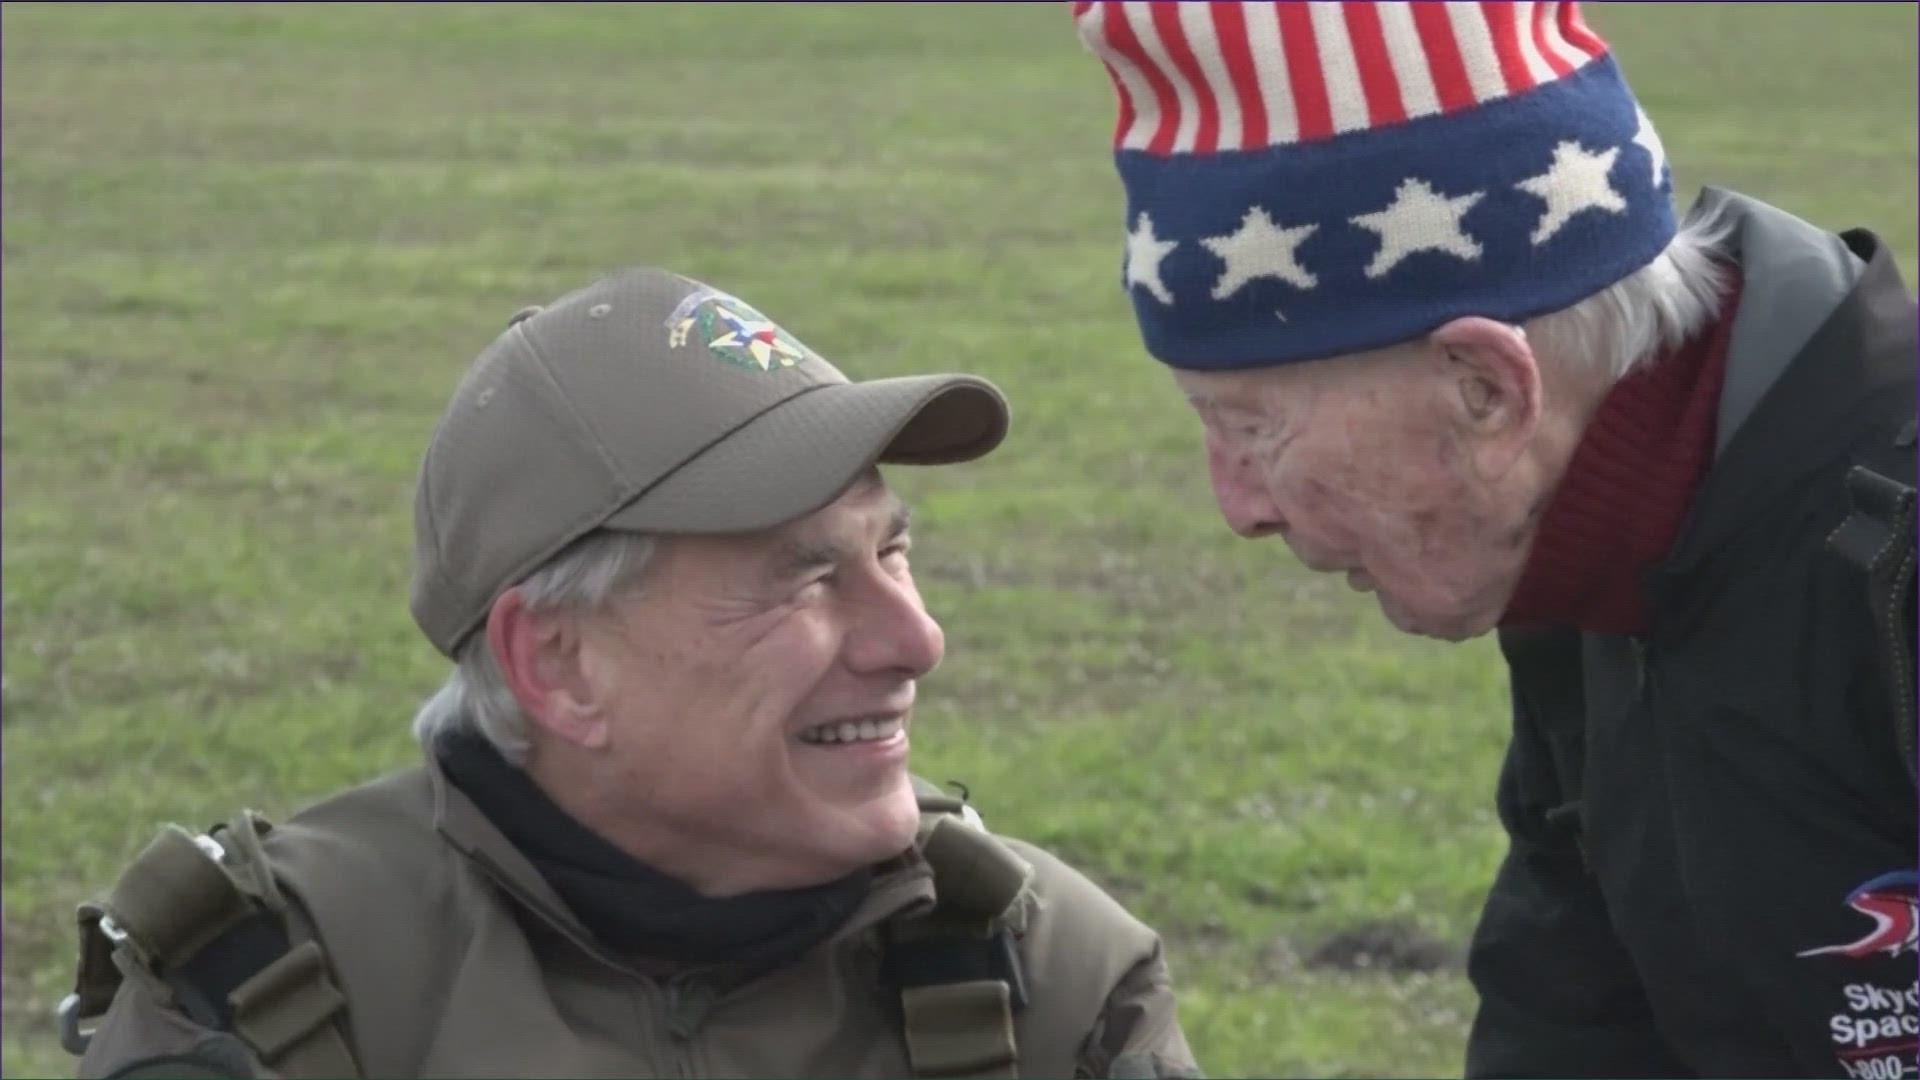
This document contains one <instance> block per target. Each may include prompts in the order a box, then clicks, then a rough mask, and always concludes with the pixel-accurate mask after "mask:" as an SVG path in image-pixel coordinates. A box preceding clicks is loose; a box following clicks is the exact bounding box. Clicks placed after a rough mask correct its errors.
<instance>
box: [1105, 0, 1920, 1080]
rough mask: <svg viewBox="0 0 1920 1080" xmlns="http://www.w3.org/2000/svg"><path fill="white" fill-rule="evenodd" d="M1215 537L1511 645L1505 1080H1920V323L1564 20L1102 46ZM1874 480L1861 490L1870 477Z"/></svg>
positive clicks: (1149, 297) (1488, 1068) (1155, 17)
mask: <svg viewBox="0 0 1920 1080" xmlns="http://www.w3.org/2000/svg"><path fill="white" fill-rule="evenodd" d="M1075 9H1076V10H1075V19H1076V22H1077V26H1078V29H1079V32H1080V36H1081V38H1082V40H1083V42H1084V43H1085V44H1086V45H1087V46H1088V47H1089V48H1090V49H1091V50H1092V51H1093V52H1094V53H1095V55H1096V56H1097V57H1098V58H1099V59H1101V60H1102V61H1104V63H1105V65H1106V67H1107V69H1108V72H1109V74H1110V76H1111V80H1112V83H1113V86H1114V87H1115V89H1116V91H1117V94H1118V98H1119V124H1118V130H1117V132H1116V136H1115V141H1116V159H1117V165H1118V171H1119V173H1120V176H1121V178H1122V180H1123V182H1124V186H1125V189H1126V195H1127V208H1126V219H1125V221H1126V228H1127V230H1128V237H1127V242H1126V259H1125V264H1124V277H1123V280H1124V283H1125V287H1126V288H1127V289H1128V290H1129V292H1130V294H1131V297H1132V301H1133V304H1134V310H1135V312H1136V314H1137V318H1138V321H1139V325H1140V328H1141V331H1142V333H1143V337H1144V339H1145V344H1146V347H1147V349H1148V351H1149V352H1151V353H1152V354H1153V356H1154V357H1156V358H1157V359H1158V360H1160V361H1162V362H1163V363H1165V364H1167V365H1169V366H1170V367H1171V368H1172V369H1174V370H1173V376H1174V379H1175V380H1176V381H1177V382H1178V384H1179V386H1180V387H1181V389H1182V390H1184V391H1185V393H1186V396H1187V398H1188V400H1189V401H1190V402H1191V403H1192V405H1193V407H1194V409H1195V410H1197V412H1198V413H1199V416H1200V418H1201V420H1202V422H1203V424H1204V428H1205V440H1206V448H1207V456H1208V461H1209V464H1210V466H1211V471H1212V476H1213V486H1214V492H1215V495H1216V498H1217V501H1218V503H1219V507H1220V510H1221V513H1222V514H1223V515H1224V516H1225V518H1226V520H1227V522H1228V524H1229V525H1230V526H1231V527H1232V528H1233V530H1234V531H1235V532H1237V533H1239V534H1240V535H1242V536H1246V537H1264V536H1279V537H1281V538H1282V539H1284V540H1285V541H1286V543H1287V544H1288V545H1289V546H1290V547H1291V548H1292V549H1293V551H1294V552H1295V554H1296V555H1298V557H1299V558H1300V560H1301V561H1302V562H1304V563H1305V564H1306V565H1307V566H1308V567H1310V568H1311V569H1314V570H1318V571H1325V572H1334V573H1341V574H1344V575H1345V576H1346V577H1347V580H1348V581H1349V582H1350V583H1351V584H1352V585H1353V587H1354V588H1356V589H1359V590H1362V591H1364V592H1370V593H1372V594H1373V595H1374V596H1375V597H1376V598H1377V600H1378V602H1379V604H1380V606H1381V608H1382V610H1383V611H1384V612H1385V614H1386V617H1387V618H1388V619H1389V620H1390V621H1391V622H1392V623H1393V625H1395V626H1396V627H1398V628H1400V629H1402V630H1404V631H1408V632H1411V633H1417V634H1425V635H1430V636H1433V637H1438V638H1444V639H1448V640H1463V639H1467V638H1472V637H1476V636H1478V635H1481V634H1485V633H1487V632H1489V631H1497V632H1498V634H1499V640H1500V644H1501V647H1502V649H1503V652H1504V655H1505V658H1506V661H1507V663H1508V666H1509V668H1510V672H1511V677H1512V678H1511V688H1512V696H1513V701H1514V728H1513V734H1512V741H1511V744H1510V746H1509V749H1508V752H1507V758H1506V765H1505V769H1504V771H1503V773H1502V775H1501V779H1500V786H1499V807H1500V813H1501V819H1502V821H1503V822H1504V825H1505V828H1506V830H1507V832H1508V834H1509V838H1510V842H1511V843H1510V849H1509V852H1508V855H1507V857H1506V860H1505V863H1504V865H1503V866H1502V868H1501V869H1500V872H1499V876H1498V878H1497V879H1496V880H1495V882H1494V883H1493V885H1492V891H1491V895H1490V896H1489V898H1488V900H1487V904H1486V908H1485V911H1484V914H1483V916H1482V919H1481V921H1480V925H1479V928H1478V931H1477V933H1476V935H1475V938H1474V941H1473V946H1472V950H1471V958H1470V967H1469V970H1470V974H1471V977H1472V980H1473V982H1474V984H1475V985H1476V986H1477V988H1478V990H1479V992H1480V995H1481V1007H1480V1010H1479V1013H1478V1017H1477V1019H1476V1021H1475V1023H1474V1025H1473V1029H1472V1033H1471V1036H1470V1039H1469V1043H1468V1047H1467V1073H1468V1074H1469V1075H1471V1076H1512V1075H1527V1076H1594V1075H1603V1076H1689V1075H1722V1076H1786V1075H1833V1076H1842V1075H1846V1076H1853V1077H1862V1078H1870V1077H1883V1076H1884V1077H1899V1076H1912V1075H1914V1072H1915V1063H1914V1045H1915V1034H1916V1022H1915V1017H1916V1013H1917V1012H1920V1001H1917V1000H1916V993H1915V980H1914V952H1913V950H1914V925H1915V918H1914V851H1915V844H1916V823H1915V798H1914V788H1913V786H1912V777H1911V771H1912V769H1913V767H1914V762H1913V752H1914V749H1913V746H1914V744H1913V741H1912V738H1913V730H1914V728H1913V725H1914V717H1913V713H1912V708H1913V691H1912V677H1911V666H1910V665H1911V662H1912V658H1913V652H1912V642H1911V637H1910V635H1911V632H1912V631H1911V626H1912V618H1913V604H1914V594H1913V591H1912V577H1911V572H1912V560H1913V555H1914V541H1913V532H1912V514H1913V511H1912V506H1913V476H1914V454H1913V443H1914V419H1915V413H1914V393H1915V378H1914V376H1915V366H1914V351H1915V337H1914V324H1915V308H1914V302H1913V299H1912V297H1911V296H1910V294H1909V293H1908V290H1907V288H1906V286H1905V285H1904V284H1903V283H1902V282H1901V280H1900V277H1899V274H1898V272H1897V271H1896V269H1895V266H1894V258H1893V255H1892V253H1891V252H1889V251H1888V249H1887V247H1886V245H1885V244H1884V243H1883V242H1882V241H1881V240H1879V239H1878V238H1876V237H1875V236H1874V235H1872V234H1871V233H1868V232H1865V231H1852V232H1846V233H1841V234H1838V235H1835V234H1832V233H1829V232H1827V231H1825V230H1823V229H1820V228H1817V227H1815V226H1813V225H1811V224H1809V223H1807V222H1805V221H1803V220H1800V219H1799V218H1796V217H1794V216H1793V215H1791V214H1789V213H1786V212H1784V211H1782V210H1779V209H1776V208H1774V207H1771V206H1769V205H1766V204H1765V203H1762V202H1760V201H1757V200H1755V199H1752V198H1748V197H1743V196H1741V195H1738V194H1735V193H1731V192H1728V191H1723V190H1716V189H1709V190H1707V191H1706V192H1705V193H1704V195H1703V197H1702V198H1701V199H1700V200H1699V201H1698V203H1697V204H1696V205H1695V207H1694V209H1693V210H1692V212H1691V213H1690V214H1688V215H1686V216H1685V217H1684V218H1683V219H1681V220H1679V221H1676V218H1675V213H1674V207H1673V203H1672V192H1671V179H1670V175H1669V171H1668V169H1667V161H1666V156H1665V152H1664V151H1663V149H1662V146H1661V142H1660V139H1659V136H1658V135H1657V134H1656V133H1655V132H1654V128H1653V125H1652V123H1651V122H1650V121H1649V119H1648V117H1647V115H1646V114H1645V113H1644V112H1643V111H1642V110H1641V109H1640V108H1639V107H1638V105H1637V104H1636V103H1635V99H1634V97H1633V95H1632V93H1631V92H1630V91H1629V89H1628V87H1627V85H1626V84H1625V82H1624V81H1623V78H1622V76H1621V73H1620V70H1619V68H1618V67H1617V66H1616V64H1615V61H1614V60H1613V59H1612V58H1611V57H1610V56H1609V52H1608V48H1607V45H1606V43H1605V42H1604V41H1602V40H1601V39H1600V38H1599V37H1597V36H1596V35H1595V34H1594V33H1593V32H1592V31H1591V30H1590V29H1588V28H1587V27H1586V26H1585V25H1584V23H1583V21H1582V20H1581V17H1580V14H1579V12H1578V11H1577V10H1576V7H1575V5H1573V4H1551V3H1542V4H1526V3H1522V4H1501V3H1485V4H1466V3H1459V4H1456V3H1445V4H1442V3H1421V4H1404V3H1379V4H1371V3H1349V4H1321V3H1315V4H1294V3H1278V4H1275V3H1249V4H1132V3H1128V4H1119V3H1098V4H1087V3H1083V4H1078V5H1076V6H1075ZM1856 467H1858V468H1856Z"/></svg>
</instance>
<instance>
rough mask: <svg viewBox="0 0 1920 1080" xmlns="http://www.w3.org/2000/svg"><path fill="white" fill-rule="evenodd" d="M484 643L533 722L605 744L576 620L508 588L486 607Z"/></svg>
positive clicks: (592, 744) (577, 741)
mask: <svg viewBox="0 0 1920 1080" xmlns="http://www.w3.org/2000/svg"><path fill="white" fill-rule="evenodd" d="M487 645H488V646H489V647H490V648H492V649H493V655H494V660H495V661H496V662H497V663H498V664H499V665H500V671H501V673H502V674H503V675H504V676H505V677H506V681H507V689H509V690H511V691H513V696H514V698H515V699H516V700H518V701H519V702H520V708H521V709H522V710H523V711H525V712H526V714H527V716H528V717H529V718H530V719H531V720H532V721H533V723H535V724H537V725H539V726H540V728H541V729H542V730H543V731H546V732H547V733H549V734H551V735H552V736H554V737H555V738H558V739H560V740H562V741H564V742H568V743H572V744H574V745H576V746H580V747H583V748H585V749H589V750H596V749H599V748H600V747H602V746H605V745H606V742H607V723H606V720H605V719H604V717H603V716H602V710H601V709H600V707H599V701H598V695H597V694H596V693H595V692H594V687H593V684H592V682H591V680H589V679H588V678H587V665H586V663H585V660H586V657H585V656H584V655H583V652H582V649H583V642H582V639H581V634H580V630H579V627H578V625H577V623H576V622H575V620H572V619H568V618H565V617H563V616H555V615H538V614H535V613H533V612H531V611H529V610H527V605H526V602H525V600H523V599H522V598H521V596H520V590H519V589H508V590H507V591H506V592H505V593H503V594H502V595H501V597H500V599H498V600H495V601H494V602H493V610H491V611H490V612H488V613H487Z"/></svg>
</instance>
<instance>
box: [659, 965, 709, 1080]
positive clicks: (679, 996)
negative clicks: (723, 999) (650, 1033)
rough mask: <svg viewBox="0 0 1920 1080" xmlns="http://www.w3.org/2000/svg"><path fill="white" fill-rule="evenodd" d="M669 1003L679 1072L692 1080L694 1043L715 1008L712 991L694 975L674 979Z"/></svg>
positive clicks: (667, 996)
mask: <svg viewBox="0 0 1920 1080" xmlns="http://www.w3.org/2000/svg"><path fill="white" fill-rule="evenodd" d="M665 1002H666V1019H667V1034H668V1036H669V1037H671V1038H672V1040H673V1045H674V1047H675V1050H676V1054H675V1057H674V1069H675V1072H676V1073H677V1074H678V1075H680V1076H682V1077H692V1076H693V1075H694V1070H693V1040H694V1036H696V1035H697V1034H699V1031H700V1028H701V1025H703V1024H704V1023H705V1022H706V1019H707V1010H708V1009H709V1008H711V1007H712V1005H713V992H712V989H711V988H710V987H709V986H708V985H707V984H706V983H704V982H701V981H699V980H698V979H696V978H694V977H693V976H691V975H687V974H679V975H670V976H668V977H667V981H666V987H665Z"/></svg>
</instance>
